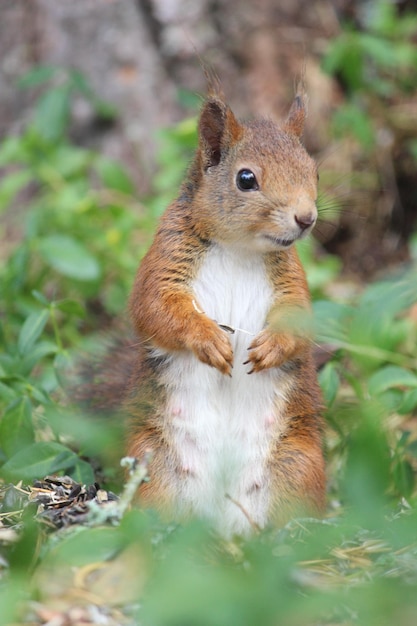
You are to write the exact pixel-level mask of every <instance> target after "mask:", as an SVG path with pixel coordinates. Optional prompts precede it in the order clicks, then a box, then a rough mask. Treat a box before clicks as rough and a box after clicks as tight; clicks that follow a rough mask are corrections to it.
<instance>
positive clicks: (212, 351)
mask: <svg viewBox="0 0 417 626" xmlns="http://www.w3.org/2000/svg"><path fill="white" fill-rule="evenodd" d="M189 347H190V349H191V350H192V351H193V352H194V354H195V355H196V357H197V358H198V359H200V361H202V362H203V363H207V365H210V366H211V367H215V368H216V369H218V370H219V371H220V372H221V373H222V374H227V375H228V376H231V375H232V367H233V349H232V344H231V343H230V340H229V338H228V336H227V334H226V332H225V331H224V330H222V329H221V328H220V327H219V326H218V325H217V324H216V322H213V321H212V320H209V319H207V320H205V321H204V322H202V320H201V319H200V320H199V324H196V325H195V327H194V328H193V333H192V337H191V338H190V341H189Z"/></svg>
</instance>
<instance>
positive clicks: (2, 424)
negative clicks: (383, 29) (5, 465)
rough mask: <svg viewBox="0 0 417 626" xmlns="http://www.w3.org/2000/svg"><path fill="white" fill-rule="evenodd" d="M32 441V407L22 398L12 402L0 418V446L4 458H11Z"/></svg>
mask: <svg viewBox="0 0 417 626" xmlns="http://www.w3.org/2000/svg"><path fill="white" fill-rule="evenodd" d="M34 441H35V431H34V428H33V423H32V407H31V404H30V400H29V399H28V398H25V397H22V398H19V399H18V400H16V401H15V402H13V404H12V405H11V406H9V408H8V409H7V410H6V411H5V412H4V414H3V417H2V418H1V421H0V445H1V448H2V450H3V452H5V454H6V456H7V457H11V456H13V455H14V454H16V453H17V452H19V450H20V449H23V448H26V447H27V446H29V445H30V444H32V443H34Z"/></svg>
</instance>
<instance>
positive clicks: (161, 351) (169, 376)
mask: <svg viewBox="0 0 417 626" xmlns="http://www.w3.org/2000/svg"><path fill="white" fill-rule="evenodd" d="M305 116H306V107H305V100H304V97H303V96H302V95H299V96H297V97H296V98H295V100H294V102H293V104H292V106H291V109H290V112H289V115H288V117H287V119H286V121H285V122H284V123H283V124H282V125H281V126H278V125H276V124H275V123H274V122H272V121H269V120H266V119H260V120H256V121H249V122H245V123H243V122H240V121H238V120H237V119H236V117H235V116H234V114H233V112H232V110H231V109H230V108H229V106H228V105H227V104H226V103H225V102H224V101H223V96H222V95H219V94H218V93H214V92H213V93H211V94H209V95H208V97H207V98H206V100H205V102H204V104H203V106H202V110H201V113H200V118H199V122H198V147H197V150H196V153H195V158H194V160H193V162H192V165H191V167H190V170H189V173H188V175H187V177H186V178H185V181H184V183H183V185H182V187H181V189H180V193H179V196H178V198H177V199H176V200H175V201H174V202H173V203H172V204H171V205H170V206H169V207H168V209H167V210H166V212H165V214H164V215H163V217H162V219H161V221H160V224H159V228H158V230H157V232H156V235H155V238H154V241H153V243H152V245H151V247H150V249H149V251H148V253H147V254H146V256H145V257H144V259H143V260H142V262H141V264H140V267H139V269H138V272H137V275H136V279H135V282H134V286H133V290H132V293H131V297H130V316H131V321H132V324H133V328H134V331H135V333H136V334H137V337H138V340H137V343H136V344H135V346H136V347H135V364H134V366H133V372H132V375H131V377H130V382H129V386H128V393H127V399H126V401H125V410H126V412H127V413H128V415H129V417H130V429H129V437H128V454H129V455H130V456H134V457H138V458H141V457H143V455H144V454H145V451H147V450H151V451H152V460H151V462H150V467H149V482H146V483H145V484H143V486H142V487H141V488H140V494H139V499H140V501H141V502H143V503H144V504H146V505H149V506H151V507H155V508H157V509H159V510H161V511H163V512H168V513H169V514H170V515H173V516H175V517H176V518H180V519H181V518H184V517H187V516H190V515H194V516H198V517H202V518H206V519H208V520H210V521H211V523H212V524H213V525H214V527H215V528H216V529H218V530H219V532H220V533H221V534H223V535H225V536H232V535H233V534H243V535H244V534H247V533H249V532H250V531H251V529H253V527H259V528H263V527H265V526H266V525H268V524H278V525H282V524H285V523H286V522H287V521H288V520H289V519H290V518H291V517H292V516H295V515H300V514H309V515H310V514H313V515H320V514H322V513H323V510H324V502H325V470H324V460H323V452H322V434H321V431H322V419H321V409H322V405H321V396H320V392H319V387H318V383H317V377H316V371H315V367H314V364H313V359H312V346H311V340H310V339H309V337H308V333H307V332H306V331H305V329H303V324H302V323H300V325H299V326H300V327H298V322H297V319H298V318H297V314H296V311H309V308H310V297H309V292H308V287H307V283H306V278H305V274H304V271H303V269H302V266H301V264H300V261H299V258H298V255H297V252H296V250H295V248H294V245H293V244H294V243H295V242H296V241H298V240H299V239H301V238H303V237H305V236H306V235H307V234H308V233H310V231H311V230H312V228H313V227H314V224H315V222H316V219H317V209H316V205H315V202H316V198H317V179H318V175H317V166H316V164H315V162H314V161H313V159H312V158H311V157H310V156H309V155H308V154H307V152H306V150H305V148H304V147H303V145H302V143H301V141H300V136H301V135H302V132H303V127H304V121H305ZM292 313H293V314H294V319H295V320H296V321H295V322H294V323H293V324H292V325H291V324H290V325H289V326H288V325H286V324H285V323H284V321H283V320H284V319H287V322H288V318H291V317H292ZM281 322H282V323H281Z"/></svg>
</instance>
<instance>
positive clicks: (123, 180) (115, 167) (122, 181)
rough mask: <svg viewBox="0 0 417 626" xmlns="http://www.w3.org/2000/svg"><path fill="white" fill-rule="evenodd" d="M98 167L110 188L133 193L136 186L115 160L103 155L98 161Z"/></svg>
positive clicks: (99, 172)
mask: <svg viewBox="0 0 417 626" xmlns="http://www.w3.org/2000/svg"><path fill="white" fill-rule="evenodd" d="M96 169H97V172H98V174H99V176H100V177H101V180H102V181H103V183H104V184H105V185H106V187H108V188H109V189H115V190H116V191H121V192H122V193H125V194H132V193H133V192H134V186H133V183H132V181H131V179H130V178H129V176H128V175H127V174H126V171H125V170H124V169H123V168H122V167H121V166H120V165H119V164H118V163H116V162H115V161H112V160H110V159H107V158H104V157H101V158H100V159H97V161H96Z"/></svg>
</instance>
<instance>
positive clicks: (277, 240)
mask: <svg viewBox="0 0 417 626" xmlns="http://www.w3.org/2000/svg"><path fill="white" fill-rule="evenodd" d="M264 237H265V239H268V240H269V241H272V243H274V244H275V245H276V246H280V247H282V248H288V247H289V246H291V245H292V244H293V243H294V241H295V239H286V238H283V237H274V235H264Z"/></svg>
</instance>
